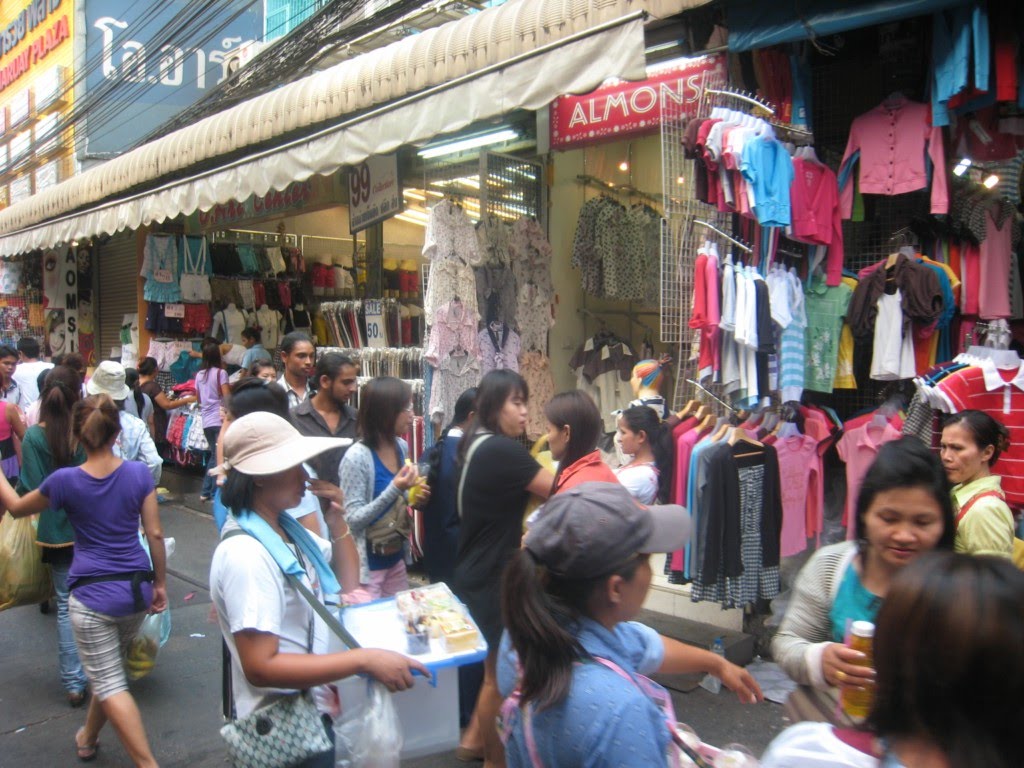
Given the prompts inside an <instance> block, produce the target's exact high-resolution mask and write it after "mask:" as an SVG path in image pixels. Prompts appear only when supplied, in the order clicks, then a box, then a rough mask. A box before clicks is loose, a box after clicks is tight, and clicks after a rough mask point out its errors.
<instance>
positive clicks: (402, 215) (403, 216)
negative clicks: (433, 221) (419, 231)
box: [395, 213, 427, 227]
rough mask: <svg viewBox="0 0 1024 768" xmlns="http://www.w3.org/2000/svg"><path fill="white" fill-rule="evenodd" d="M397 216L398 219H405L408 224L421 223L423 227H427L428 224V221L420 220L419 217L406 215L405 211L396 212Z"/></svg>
mask: <svg viewBox="0 0 1024 768" xmlns="http://www.w3.org/2000/svg"><path fill="white" fill-rule="evenodd" d="M395 218H396V219H398V220H399V221H404V222H406V223H407V224H417V225H419V226H421V227H425V226H427V222H425V221H420V220H419V219H412V218H409V217H408V216H406V215H405V214H404V213H396V214H395Z"/></svg>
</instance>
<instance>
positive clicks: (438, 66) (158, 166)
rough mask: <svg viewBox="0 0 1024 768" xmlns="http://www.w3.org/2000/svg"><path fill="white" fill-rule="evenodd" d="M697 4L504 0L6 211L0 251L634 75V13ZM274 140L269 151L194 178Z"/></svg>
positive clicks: (216, 200) (331, 168) (284, 181)
mask: <svg viewBox="0 0 1024 768" xmlns="http://www.w3.org/2000/svg"><path fill="white" fill-rule="evenodd" d="M700 4H702V2H701V1H700V0H646V1H645V0H511V1H510V2H508V3H506V4H505V5H502V6H499V7H497V8H492V9H488V10H486V11H482V12H481V13H478V14H474V15H472V16H468V17H466V18H464V19H460V20H459V21H454V22H451V23H449V24H445V25H442V26H440V27H437V28H436V29H432V30H428V31H427V32H424V33H422V34H419V35H415V36H413V37H409V38H406V39H404V40H401V41H398V42H396V43H393V44H391V45H389V46H386V47H384V48H381V49H380V50H377V51H373V52H370V53H366V54H363V55H361V56H359V57H357V58H355V59H352V60H350V61H346V62H342V63H340V64H337V65H335V66H333V67H330V68H329V69H326V70H324V71H322V72H318V73H316V74H314V75H311V76H309V77H306V78H304V79H302V80H298V81H296V82H294V83H290V84H288V85H285V86H282V87H281V88H279V89H277V90H276V91H273V92H271V93H268V94H264V95H262V96H259V97H256V98H253V99H251V100H249V101H247V102H244V103H242V104H239V105H237V106H235V107H232V108H231V109H228V110H225V111H224V112H221V113H218V114H216V115H212V116H210V117H208V118H206V119H204V120H201V121H199V122H198V123H196V124H195V125H191V126H188V127H186V128H182V129H180V130H178V131H176V132H174V133H172V134H170V135H168V136H166V137H164V138H161V139H158V140H156V141H153V142H151V143H150V144H146V145H143V146H141V147H138V148H137V149H134V150H132V151H131V152H128V153H126V154H124V155H122V156H120V157H118V158H115V159H113V160H110V161H108V162H106V163H104V164H103V165H101V166H98V167H96V168H93V169H90V170H88V171H86V172H84V173H81V174H79V175H78V176H75V177H73V178H71V179H69V180H68V181H66V182H63V183H61V184H59V185H57V186H56V187H54V188H52V189H49V190H46V191H44V192H41V193H39V194H36V195H34V196H32V197H31V198H30V199H28V200H26V201H24V202H21V203H18V204H16V205H13V206H10V207H9V208H7V209H5V210H3V211H0V232H2V233H4V234H3V235H2V236H0V255H12V254H17V253H24V252H26V251H31V250H34V249H36V248H45V247H50V246H53V245H56V244H58V243H63V242H69V241H71V240H75V239H80V238H85V237H91V236H96V235H109V234H113V233H115V232H118V231H120V230H123V229H136V228H138V227H140V226H142V225H145V224H151V223H154V222H160V221H164V220H165V219H169V218H174V217H176V216H178V215H181V214H190V213H192V212H194V211H196V210H209V209H210V208H212V207H213V206H214V205H218V204H223V203H227V202H230V201H232V200H244V199H246V198H247V197H249V195H252V194H256V195H264V194H266V193H267V192H268V191H270V190H271V189H276V190H280V189H284V188H285V187H286V186H288V184H290V183H292V182H294V181H303V180H305V179H308V178H309V177H310V176H312V175H314V174H330V173H333V172H335V171H337V170H338V169H339V168H341V167H342V166H344V165H350V164H354V163H359V162H362V161H363V160H365V159H366V158H367V157H369V156H371V155H375V154H381V153H387V152H391V151H393V150H395V149H396V148H398V147H399V146H401V145H403V144H416V143H421V142H424V141H427V140H429V139H431V138H433V137H435V136H437V135H441V134H445V133H450V132H453V131H458V130H460V129H462V128H465V127H466V126H468V125H471V124H472V123H475V122H477V121H480V120H487V119H491V118H494V117H499V116H501V115H503V114H506V113H508V112H510V111H512V110H514V109H528V110H535V109H539V108H541V107H543V106H544V105H546V104H549V103H550V102H551V101H552V100H553V99H554V98H556V97H557V96H559V95H561V94H565V93H586V92H587V91H590V90H593V89H594V88H596V87H597V86H598V85H600V84H601V83H602V82H603V81H604V80H605V79H607V78H609V77H620V78H623V79H628V80H639V79H642V78H644V77H645V76H646V71H645V62H644V35H643V20H642V17H641V14H640V13H639V11H644V10H646V11H648V12H650V13H653V14H654V15H659V16H660V15H671V14H673V13H677V12H679V11H681V10H685V9H686V8H689V7H694V6H696V5H700ZM346 116H350V117H347V118H346ZM325 124H326V125H327V126H328V127H326V128H321V129H320V130H318V131H316V132H315V133H312V134H309V133H307V134H306V135H304V136H302V137H301V138H299V139H295V140H292V141H289V142H285V140H284V138H283V137H286V136H294V135H295V134H296V132H299V133H301V132H302V131H303V130H304V129H305V130H309V129H311V128H312V126H317V125H325ZM278 138H280V139H281V141H282V143H280V144H277V145H276V146H274V147H273V148H272V149H265V150H262V151H259V152H254V153H251V154H248V155H246V156H244V157H242V158H240V159H235V160H233V161H231V162H227V163H223V164H220V165H217V166H216V167H214V168H212V169H209V170H204V171H202V172H194V169H195V168H196V167H198V166H200V164H201V165H203V166H207V167H209V165H210V164H211V163H216V161H217V158H220V157H225V156H227V155H232V156H234V155H236V154H237V153H238V152H239V151H243V150H245V148H247V147H256V146H266V145H267V143H268V142H273V141H274V140H275V139H278Z"/></svg>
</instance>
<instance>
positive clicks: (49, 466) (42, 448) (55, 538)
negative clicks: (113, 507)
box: [17, 425, 85, 547]
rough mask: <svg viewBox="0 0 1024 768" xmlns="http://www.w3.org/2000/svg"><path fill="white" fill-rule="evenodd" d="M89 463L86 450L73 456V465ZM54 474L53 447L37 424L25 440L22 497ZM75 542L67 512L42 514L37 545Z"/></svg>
mask: <svg viewBox="0 0 1024 768" xmlns="http://www.w3.org/2000/svg"><path fill="white" fill-rule="evenodd" d="M84 463H85V451H84V450H83V449H82V446H78V450H77V451H76V452H75V455H74V456H73V457H72V460H71V466H73V467H77V466H78V465H79V464H84ZM52 472H53V458H52V457H51V456H50V446H49V444H48V443H47V442H46V432H44V431H43V428H42V427H40V426H38V425H35V426H31V427H29V428H28V430H27V431H26V432H25V439H24V440H22V441H21V474H20V475H19V477H18V488H17V491H18V494H19V495H21V496H24V495H25V494H26V493H29V492H30V491H34V490H36V489H37V488H38V487H39V486H40V485H42V484H43V480H45V479H46V478H47V477H49V475H50V474H51V473H52ZM74 542H75V534H74V531H73V530H72V528H71V523H69V522H68V516H67V514H66V513H65V512H64V510H63V509H50V508H46V509H44V510H43V511H42V513H41V514H40V515H39V527H38V529H37V530H36V543H37V544H39V546H41V547H67V546H70V545H71V544H74Z"/></svg>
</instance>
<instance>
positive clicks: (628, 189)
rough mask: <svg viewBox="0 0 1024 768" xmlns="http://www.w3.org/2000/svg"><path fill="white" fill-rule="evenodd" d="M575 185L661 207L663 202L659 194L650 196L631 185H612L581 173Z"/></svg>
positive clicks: (648, 193)
mask: <svg viewBox="0 0 1024 768" xmlns="http://www.w3.org/2000/svg"><path fill="white" fill-rule="evenodd" d="M576 183H577V184H582V185H583V186H585V187H596V188H597V189H600V190H601V191H603V192H612V193H614V194H618V195H628V196H629V197H639V198H643V199H644V200H648V201H650V202H652V203H657V204H658V205H661V204H662V202H664V196H663V195H660V194H652V193H650V192H644V191H643V190H641V189H637V188H636V187H634V186H633V185H632V184H613V183H612V182H610V181H605V180H604V179H599V178H597V176H591V175H590V174H587V173H581V174H579V175H578V176H577V177H576Z"/></svg>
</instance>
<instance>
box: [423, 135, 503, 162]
mask: <svg viewBox="0 0 1024 768" xmlns="http://www.w3.org/2000/svg"><path fill="white" fill-rule="evenodd" d="M517 138H519V134H518V133H516V132H515V131H514V130H512V129H511V128H504V129H502V130H500V131H492V132H490V133H481V134H478V135H477V136H468V137H466V138H465V139H456V140H455V141H449V142H446V143H444V144H438V145H436V146H433V147H425V148H424V149H421V150H420V151H419V153H418V154H419V156H420V157H422V158H425V159H429V158H431V157H443V156H444V155H454V154H455V153H456V152H463V151H465V150H467V149H476V148H478V147H486V146H488V145H489V144H500V143H501V142H503V141H512V139H517Z"/></svg>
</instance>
